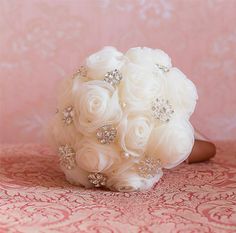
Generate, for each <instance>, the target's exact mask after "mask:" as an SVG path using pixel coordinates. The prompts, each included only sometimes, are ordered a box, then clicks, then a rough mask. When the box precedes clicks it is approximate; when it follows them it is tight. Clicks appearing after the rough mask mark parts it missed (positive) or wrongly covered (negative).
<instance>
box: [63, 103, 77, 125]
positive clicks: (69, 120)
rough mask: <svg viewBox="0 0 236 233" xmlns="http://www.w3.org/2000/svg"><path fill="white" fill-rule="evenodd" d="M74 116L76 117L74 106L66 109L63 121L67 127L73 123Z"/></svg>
mask: <svg viewBox="0 0 236 233" xmlns="http://www.w3.org/2000/svg"><path fill="white" fill-rule="evenodd" d="M73 115H74V111H73V107H72V106H68V107H66V108H65V109H64V111H63V121H64V123H65V124H66V125H70V124H71V123H72V122H73Z"/></svg>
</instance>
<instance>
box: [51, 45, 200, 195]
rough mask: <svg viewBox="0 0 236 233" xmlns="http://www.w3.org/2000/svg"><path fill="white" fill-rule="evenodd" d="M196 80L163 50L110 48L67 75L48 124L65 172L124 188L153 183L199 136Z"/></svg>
mask: <svg viewBox="0 0 236 233" xmlns="http://www.w3.org/2000/svg"><path fill="white" fill-rule="evenodd" d="M197 98H198V97H197V91H196V88H195V86H194V84H193V83H192V82H191V81H190V80H189V79H188V78H187V77H186V76H185V75H184V74H183V73H182V72H181V71H180V70H178V69H177V68H173V67H172V64H171V59H170V57H169V56H168V55H167V54H166V53H165V52H163V51H162V50H159V49H151V48H146V47H143V48H141V47H137V48H131V49H129V50H128V51H127V52H126V53H125V54H123V53H121V52H119V51H118V50H117V49H116V48H114V47H111V46H109V47H104V48H103V49H102V50H100V51H98V52H96V53H94V54H92V55H91V56H89V57H88V58H87V59H86V65H85V66H84V67H83V69H81V70H79V71H78V72H77V73H76V74H75V75H73V76H72V78H71V79H68V80H66V81H65V82H64V85H63V87H62V89H61V92H60V94H59V103H58V106H57V108H58V112H57V113H56V115H55V116H54V119H53V120H52V123H51V125H50V127H49V131H50V133H49V134H50V138H51V141H53V145H54V147H55V148H57V151H58V154H59V158H60V165H61V167H62V170H63V171H64V173H65V176H66V179H67V180H68V181H69V182H71V183H72V184H75V185H81V186H84V187H86V188H97V187H106V188H109V189H111V190H116V191H120V192H132V191H142V190H147V189H151V188H152V187H153V186H154V185H155V183H156V182H158V180H159V179H160V178H161V176H162V174H163V173H162V168H172V167H175V166H177V165H178V164H179V163H181V162H182V161H184V160H185V159H186V158H187V157H188V155H189V154H190V152H191V150H192V147H193V143H194V130H193V127H192V125H191V124H190V122H189V118H190V116H191V115H192V113H193V112H194V109H195V106H196V101H197Z"/></svg>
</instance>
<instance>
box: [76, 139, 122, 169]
mask: <svg viewBox="0 0 236 233" xmlns="http://www.w3.org/2000/svg"><path fill="white" fill-rule="evenodd" d="M117 160H119V150H117V148H116V146H115V145H101V144H99V143H98V142H96V141H94V140H92V139H90V138H84V139H82V140H81V141H80V142H79V144H78V145H77V153H76V161H77V164H78V166H79V167H80V168H82V169H83V170H85V171H88V172H107V171H108V169H109V168H110V167H111V166H112V165H113V164H114V163H115V162H116V161H117Z"/></svg>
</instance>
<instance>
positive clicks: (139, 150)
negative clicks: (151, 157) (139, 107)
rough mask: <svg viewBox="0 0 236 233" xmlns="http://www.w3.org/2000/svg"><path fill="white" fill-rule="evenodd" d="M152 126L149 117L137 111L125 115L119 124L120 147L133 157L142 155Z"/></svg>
mask: <svg viewBox="0 0 236 233" xmlns="http://www.w3.org/2000/svg"><path fill="white" fill-rule="evenodd" d="M153 126H154V125H153V123H152V121H151V119H150V118H149V117H147V116H145V115H139V113H137V112H136V113H134V114H133V115H131V116H125V117H124V118H123V119H122V121H121V123H120V125H119V135H120V145H121V148H122V149H123V150H124V151H126V152H128V153H129V154H130V155H132V156H134V157H139V156H142V155H143V153H144V152H145V149H146V145H147V142H148V140H149V137H150V134H151V132H152V129H153Z"/></svg>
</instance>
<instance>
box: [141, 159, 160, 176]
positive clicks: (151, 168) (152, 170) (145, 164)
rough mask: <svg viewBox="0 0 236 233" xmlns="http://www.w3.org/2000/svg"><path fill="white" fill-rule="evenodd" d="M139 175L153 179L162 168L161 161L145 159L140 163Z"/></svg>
mask: <svg viewBox="0 0 236 233" xmlns="http://www.w3.org/2000/svg"><path fill="white" fill-rule="evenodd" d="M137 168H138V173H139V175H140V176H141V177H144V178H152V177H154V176H155V175H157V173H158V170H159V169H160V168H161V161H160V159H154V158H150V157H145V158H144V159H142V160H141V161H140V162H139V163H138V167H137Z"/></svg>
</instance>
